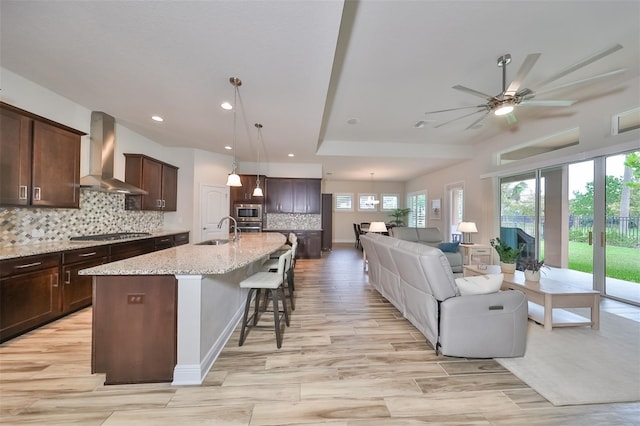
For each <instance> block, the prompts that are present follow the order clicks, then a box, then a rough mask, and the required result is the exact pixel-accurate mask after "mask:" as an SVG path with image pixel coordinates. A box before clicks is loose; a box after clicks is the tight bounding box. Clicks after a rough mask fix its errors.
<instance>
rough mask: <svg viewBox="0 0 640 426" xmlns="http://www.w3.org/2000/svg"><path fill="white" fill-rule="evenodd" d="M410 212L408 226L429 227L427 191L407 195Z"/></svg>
mask: <svg viewBox="0 0 640 426" xmlns="http://www.w3.org/2000/svg"><path fill="white" fill-rule="evenodd" d="M407 207H408V208H410V209H411V211H410V212H409V219H408V226H409V227H412V228H426V227H427V193H426V192H414V193H412V194H409V195H408V196H407Z"/></svg>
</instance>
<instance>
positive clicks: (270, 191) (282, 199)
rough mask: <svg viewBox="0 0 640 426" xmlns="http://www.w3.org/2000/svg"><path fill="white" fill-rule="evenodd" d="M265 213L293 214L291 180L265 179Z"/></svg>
mask: <svg viewBox="0 0 640 426" xmlns="http://www.w3.org/2000/svg"><path fill="white" fill-rule="evenodd" d="M266 189H267V197H266V201H265V205H266V210H267V213H293V180H292V179H281V178H267V186H266Z"/></svg>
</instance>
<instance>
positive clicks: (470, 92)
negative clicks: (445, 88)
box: [453, 84, 498, 101]
mask: <svg viewBox="0 0 640 426" xmlns="http://www.w3.org/2000/svg"><path fill="white" fill-rule="evenodd" d="M453 88H454V89H456V90H460V91H462V92H466V93H469V94H472V95H473V96H478V97H480V98H483V99H486V100H489V101H491V100H498V99H497V98H496V97H495V96H491V95H487V94H486V93H482V92H478V91H477V90H473V89H469V88H468V87H464V86H460V85H459V84H456V85H455V86H453Z"/></svg>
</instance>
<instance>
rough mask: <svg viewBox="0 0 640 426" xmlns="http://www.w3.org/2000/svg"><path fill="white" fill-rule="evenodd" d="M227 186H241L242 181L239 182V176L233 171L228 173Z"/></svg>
mask: <svg viewBox="0 0 640 426" xmlns="http://www.w3.org/2000/svg"><path fill="white" fill-rule="evenodd" d="M227 186H242V182H240V176H238V174H237V173H236V172H235V170H234V171H233V173H229V176H228V177H227Z"/></svg>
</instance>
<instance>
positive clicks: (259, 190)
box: [253, 186, 264, 197]
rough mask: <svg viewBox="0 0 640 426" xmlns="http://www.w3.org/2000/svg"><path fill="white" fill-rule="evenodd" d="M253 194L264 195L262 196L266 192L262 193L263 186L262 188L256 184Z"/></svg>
mask: <svg viewBox="0 0 640 426" xmlns="http://www.w3.org/2000/svg"><path fill="white" fill-rule="evenodd" d="M253 196H254V197H262V196H264V194H263V193H262V188H260V187H259V186H256V187H255V188H254V189H253Z"/></svg>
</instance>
